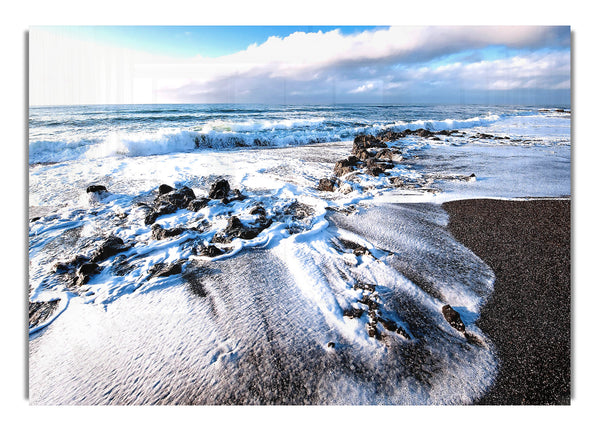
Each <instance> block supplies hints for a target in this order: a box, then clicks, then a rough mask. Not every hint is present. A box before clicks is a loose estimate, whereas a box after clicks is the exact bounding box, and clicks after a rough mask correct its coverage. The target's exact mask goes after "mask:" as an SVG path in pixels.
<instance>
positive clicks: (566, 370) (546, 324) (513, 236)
mask: <svg viewBox="0 0 600 431" xmlns="http://www.w3.org/2000/svg"><path fill="white" fill-rule="evenodd" d="M443 208H444V209H445V210H446V211H447V212H448V213H449V214H450V223H449V226H448V227H449V230H450V232H451V233H452V235H453V236H454V237H455V238H456V239H458V240H459V241H460V242H462V243H463V244H465V245H466V246H467V247H469V248H470V249H471V250H472V251H473V252H474V253H475V254H476V255H478V256H479V257H480V258H481V259H482V260H484V261H485V262H486V263H487V264H488V265H490V267H491V268H492V269H493V271H494V273H495V274H496V281H495V285H494V293H493V294H492V296H491V297H490V298H489V300H488V302H487V304H486V305H485V306H484V307H483V309H482V312H481V317H480V319H479V322H478V326H479V328H481V329H482V330H483V331H484V332H485V333H486V334H488V336H489V337H490V338H491V340H492V341H493V343H494V344H495V346H496V348H497V349H498V354H499V358H500V369H499V374H498V377H497V380H496V382H495V384H494V385H493V386H492V388H491V389H490V391H489V392H488V393H487V394H486V395H485V396H484V397H483V398H481V399H480V400H478V401H477V402H476V404H482V405H540V404H541V405H546V404H548V405H563V404H570V398H571V383H570V381H571V367H570V359H571V346H570V339H571V327H570V325H571V319H570V308H571V289H570V288H571V283H570V277H571V250H570V235H571V226H570V223H571V217H570V210H571V202H570V200H533V201H500V200H491V199H476V200H463V201H454V202H448V203H445V204H444V205H443Z"/></svg>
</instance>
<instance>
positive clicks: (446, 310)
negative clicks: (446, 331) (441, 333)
mask: <svg viewBox="0 0 600 431" xmlns="http://www.w3.org/2000/svg"><path fill="white" fill-rule="evenodd" d="M442 314H443V315H444V319H446V321H447V322H448V323H449V324H450V326H452V327H453V328H454V329H456V330H457V331H459V332H462V333H463V334H464V333H465V324H464V323H463V321H462V319H461V318H460V314H459V313H458V311H456V310H455V309H454V308H452V307H451V306H450V305H448V304H446V305H444V306H443V307H442Z"/></svg>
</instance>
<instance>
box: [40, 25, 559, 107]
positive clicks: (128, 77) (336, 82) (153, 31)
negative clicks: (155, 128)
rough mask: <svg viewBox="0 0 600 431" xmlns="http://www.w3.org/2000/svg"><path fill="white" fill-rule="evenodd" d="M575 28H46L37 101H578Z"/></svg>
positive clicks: (491, 102) (318, 102)
mask: <svg viewBox="0 0 600 431" xmlns="http://www.w3.org/2000/svg"><path fill="white" fill-rule="evenodd" d="M570 45H571V34H570V28H569V27H568V26H451V27H444V26H433V27H408V26H394V27H384V26H378V27H373V26H371V27H361V26H338V27H335V26H328V27H322V26H295V27H290V26H242V27H235V26H202V27H192V26H159V27H156V26H38V27H31V28H30V30H29V102H30V105H32V106H34V105H74V104H123V103H283V104H296V103H314V104H335V103H484V104H527V105H530V104H538V105H548V104H549V105H553V104H569V103H570V98H571V97H570V93H571V92H570V80H571V66H570V64H571V50H570Z"/></svg>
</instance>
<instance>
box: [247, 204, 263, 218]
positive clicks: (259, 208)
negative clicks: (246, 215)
mask: <svg viewBox="0 0 600 431" xmlns="http://www.w3.org/2000/svg"><path fill="white" fill-rule="evenodd" d="M250 215H258V216H263V217H266V216H267V210H265V208H264V207H263V206H261V205H256V206H255V207H253V208H252V209H251V210H250Z"/></svg>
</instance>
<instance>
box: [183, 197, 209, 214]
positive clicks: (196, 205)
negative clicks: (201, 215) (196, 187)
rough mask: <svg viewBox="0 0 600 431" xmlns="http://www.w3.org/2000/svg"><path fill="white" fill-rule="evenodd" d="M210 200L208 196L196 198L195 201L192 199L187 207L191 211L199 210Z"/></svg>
mask: <svg viewBox="0 0 600 431" xmlns="http://www.w3.org/2000/svg"><path fill="white" fill-rule="evenodd" d="M209 202H210V199H207V198H200V199H194V200H193V201H191V202H190V203H189V205H188V206H187V209H188V210H190V211H194V212H198V211H200V210H201V209H202V208H204V207H205V206H206V205H207V204H208V203H209Z"/></svg>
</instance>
